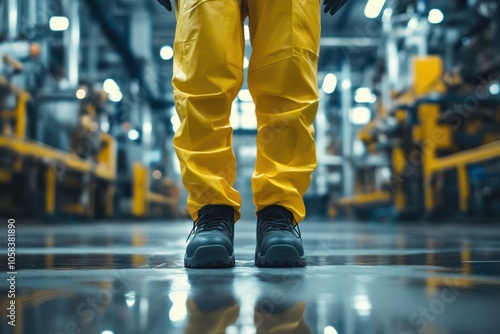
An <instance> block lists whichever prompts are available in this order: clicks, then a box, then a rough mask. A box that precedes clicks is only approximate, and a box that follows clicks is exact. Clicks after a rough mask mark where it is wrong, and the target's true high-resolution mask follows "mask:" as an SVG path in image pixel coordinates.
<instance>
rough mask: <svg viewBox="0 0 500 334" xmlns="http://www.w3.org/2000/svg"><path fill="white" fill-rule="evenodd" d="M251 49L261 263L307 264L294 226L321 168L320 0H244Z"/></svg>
mask: <svg viewBox="0 0 500 334" xmlns="http://www.w3.org/2000/svg"><path fill="white" fill-rule="evenodd" d="M247 2H248V16H249V19H250V23H249V25H250V35H251V42H252V47H253V53H252V59H251V60H250V68H249V74H248V85H249V89H250V92H251V94H252V97H253V99H254V101H255V105H256V113H257V122H258V134H257V161H256V166H255V172H254V174H253V178H252V188H253V192H254V203H255V205H256V206H257V213H258V225H257V248H256V264H257V265H258V266H270V267H276V266H281V267H290V266H304V265H305V264H306V259H305V254H304V249H303V247H302V243H301V239H300V233H298V232H297V231H294V227H295V224H297V223H299V222H300V221H301V220H302V219H303V218H304V217H305V214H306V212H305V206H304V201H303V196H304V194H305V192H306V191H307V188H308V187H309V184H310V182H311V173H312V172H313V171H314V169H315V168H316V165H317V161H316V149H315V144H314V128H313V122H314V118H315V116H316V112H317V109H318V101H319V95H318V80H317V65H318V54H319V42H320V27H321V26H320V1H319V0H280V1H264V0H247Z"/></svg>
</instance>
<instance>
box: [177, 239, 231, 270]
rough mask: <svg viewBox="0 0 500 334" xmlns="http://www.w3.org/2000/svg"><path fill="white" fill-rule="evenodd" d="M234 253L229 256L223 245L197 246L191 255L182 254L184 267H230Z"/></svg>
mask: <svg viewBox="0 0 500 334" xmlns="http://www.w3.org/2000/svg"><path fill="white" fill-rule="evenodd" d="M234 264H235V260H234V253H233V254H232V255H231V256H229V254H228V253H227V250H226V248H225V247H224V246H219V245H212V246H202V247H198V249H196V251H195V252H194V254H193V256H192V257H186V256H184V267H185V268H200V269H203V268H231V267H234Z"/></svg>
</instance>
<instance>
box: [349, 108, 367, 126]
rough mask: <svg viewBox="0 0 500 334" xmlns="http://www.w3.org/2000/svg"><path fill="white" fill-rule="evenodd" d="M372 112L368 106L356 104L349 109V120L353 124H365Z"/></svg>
mask: <svg viewBox="0 0 500 334" xmlns="http://www.w3.org/2000/svg"><path fill="white" fill-rule="evenodd" d="M371 118H372V112H371V110H370V108H368V107H363V106H357V107H354V108H352V109H351V122H352V124H354V125H365V124H368V123H369V122H370V120H371Z"/></svg>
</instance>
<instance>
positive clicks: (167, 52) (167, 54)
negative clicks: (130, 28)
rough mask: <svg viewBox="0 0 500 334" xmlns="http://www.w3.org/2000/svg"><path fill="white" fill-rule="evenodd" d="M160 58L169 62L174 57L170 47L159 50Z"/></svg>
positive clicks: (166, 46)
mask: <svg viewBox="0 0 500 334" xmlns="http://www.w3.org/2000/svg"><path fill="white" fill-rule="evenodd" d="M160 57H161V59H163V60H170V59H172V58H173V57H174V49H172V47H171V46H170V45H165V46H164V47H162V48H161V49H160Z"/></svg>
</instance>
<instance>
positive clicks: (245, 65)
mask: <svg viewBox="0 0 500 334" xmlns="http://www.w3.org/2000/svg"><path fill="white" fill-rule="evenodd" d="M248 65H250V61H249V60H248V58H247V57H246V56H245V57H244V58H243V68H248Z"/></svg>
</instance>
